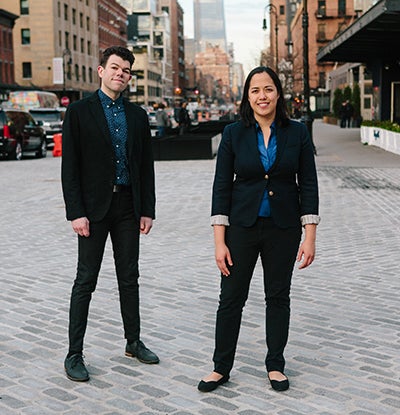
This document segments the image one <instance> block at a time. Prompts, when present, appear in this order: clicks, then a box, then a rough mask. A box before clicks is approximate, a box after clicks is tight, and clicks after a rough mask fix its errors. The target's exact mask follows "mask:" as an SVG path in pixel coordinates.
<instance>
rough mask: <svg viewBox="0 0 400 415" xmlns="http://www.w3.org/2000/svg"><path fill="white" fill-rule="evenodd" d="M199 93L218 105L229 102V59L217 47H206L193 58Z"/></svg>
mask: <svg viewBox="0 0 400 415" xmlns="http://www.w3.org/2000/svg"><path fill="white" fill-rule="evenodd" d="M195 67H196V80H197V86H198V88H199V90H200V93H201V94H203V95H205V97H206V98H211V99H216V100H218V101H219V102H220V103H225V102H230V100H231V91H230V58H229V55H228V54H227V53H225V52H224V51H223V50H222V49H221V48H220V47H219V46H212V45H208V47H206V49H205V51H204V52H199V53H197V54H196V56H195Z"/></svg>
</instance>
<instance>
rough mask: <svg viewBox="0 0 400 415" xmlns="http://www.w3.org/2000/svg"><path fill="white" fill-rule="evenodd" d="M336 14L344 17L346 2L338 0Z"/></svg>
mask: <svg viewBox="0 0 400 415" xmlns="http://www.w3.org/2000/svg"><path fill="white" fill-rule="evenodd" d="M338 14H339V16H345V15H346V0H338Z"/></svg>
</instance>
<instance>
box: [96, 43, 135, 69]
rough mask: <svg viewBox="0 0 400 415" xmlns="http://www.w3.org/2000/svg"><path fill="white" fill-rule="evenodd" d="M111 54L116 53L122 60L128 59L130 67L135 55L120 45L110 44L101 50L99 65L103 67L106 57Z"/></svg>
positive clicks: (105, 63) (106, 60)
mask: <svg viewBox="0 0 400 415" xmlns="http://www.w3.org/2000/svg"><path fill="white" fill-rule="evenodd" d="M111 55H117V56H119V57H120V58H121V59H122V60H124V61H128V62H129V63H130V65H131V68H132V65H133V63H134V62H135V56H134V55H133V53H132V52H131V51H130V50H129V49H127V48H124V47H122V46H110V47H109V48H107V49H106V50H105V51H104V52H103V54H102V57H101V59H100V66H102V67H103V68H104V67H105V66H106V65H107V62H108V59H109V58H110V56H111Z"/></svg>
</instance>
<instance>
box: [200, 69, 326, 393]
mask: <svg viewBox="0 0 400 415" xmlns="http://www.w3.org/2000/svg"><path fill="white" fill-rule="evenodd" d="M240 116H241V120H240V121H238V122H236V123H233V124H230V125H228V126H227V127H226V128H225V130H224V133H223V136H222V140H221V144H220V147H219V150H218V157H217V164H216V171H215V177H214V185H213V197H212V212H211V222H212V225H213V228H214V241H215V259H216V263H217V266H218V268H219V270H220V271H221V292H220V301H219V308H218V311H217V321H216V333H215V350H214V356H213V361H214V371H213V372H212V373H211V374H210V375H208V376H207V377H205V378H203V380H201V381H200V383H199V385H198V389H199V390H200V391H202V392H210V391H212V390H214V389H216V388H217V387H218V386H219V385H222V384H224V383H225V382H227V381H228V380H229V373H230V371H231V369H232V366H233V361H234V355H235V351H236V345H237V340H238V336H239V329H240V322H241V317H242V310H243V307H244V305H245V302H246V300H247V296H248V291H249V285H250V280H251V277H252V274H253V271H254V268H255V265H256V261H257V259H258V256H260V257H261V262H262V267H263V273H264V291H265V299H266V343H267V355H266V359H265V364H266V369H267V372H268V379H269V381H270V384H271V387H272V388H273V389H275V390H277V391H284V390H286V389H288V388H289V380H288V378H287V377H286V375H285V374H284V368H285V359H284V357H283V352H284V348H285V346H286V343H287V339H288V332H289V314H290V299H289V293H290V284H291V277H292V272H293V267H294V263H295V261H296V259H297V261H299V262H300V261H301V264H300V266H299V268H300V269H302V268H305V267H307V266H308V265H310V264H311V263H312V262H313V260H314V255H315V238H316V227H317V224H318V223H319V220H320V218H319V216H318V184H317V174H316V169H315V161H314V153H313V145H312V142H311V140H310V137H309V135H308V132H307V129H306V127H305V126H304V124H301V123H299V122H297V121H292V120H290V119H289V118H288V114H287V110H286V104H285V101H284V98H283V91H282V85H281V83H280V81H279V78H278V76H277V75H276V73H275V72H274V71H273V70H272V69H270V68H268V67H257V68H255V69H253V70H252V71H251V72H250V73H249V75H248V77H247V79H246V82H245V86H244V92H243V98H242V102H241V104H240ZM302 227H303V228H304V231H305V236H304V239H303V242H302V243H301V244H300V241H301V234H302ZM299 245H300V246H299Z"/></svg>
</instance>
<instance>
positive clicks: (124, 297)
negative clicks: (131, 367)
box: [69, 192, 140, 353]
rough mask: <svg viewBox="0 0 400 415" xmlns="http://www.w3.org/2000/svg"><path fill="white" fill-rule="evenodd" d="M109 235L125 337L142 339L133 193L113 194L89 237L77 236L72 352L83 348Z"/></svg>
mask: <svg viewBox="0 0 400 415" xmlns="http://www.w3.org/2000/svg"><path fill="white" fill-rule="evenodd" d="M108 234H110V236H111V242H112V247H113V254H114V263H115V270H116V274H117V281H118V290H119V298H120V306H121V314H122V321H123V325H124V332H125V338H126V339H128V341H134V340H138V339H139V334H140V317H139V284H138V278H139V266H138V259H139V223H138V221H137V220H136V219H135V217H134V215H133V202H132V194H131V193H130V192H125V193H114V194H113V199H112V203H111V206H110V209H109V212H108V213H107V215H106V217H105V218H104V219H103V220H101V221H100V222H91V223H90V236H89V237H87V238H85V237H83V236H78V267H77V275H76V279H75V282H74V285H73V287H72V294H71V302H70V312H69V353H71V352H73V353H80V352H82V350H83V338H84V336H85V331H86V326H87V320H88V313H89V304H90V300H91V298H92V293H93V292H94V290H95V288H96V284H97V278H98V275H99V271H100V266H101V262H102V259H103V254H104V248H105V244H106V240H107V237H108Z"/></svg>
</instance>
